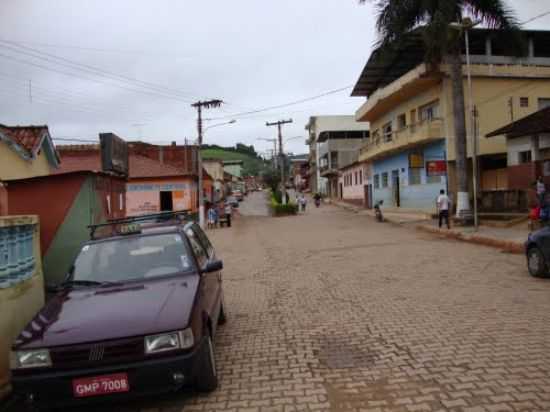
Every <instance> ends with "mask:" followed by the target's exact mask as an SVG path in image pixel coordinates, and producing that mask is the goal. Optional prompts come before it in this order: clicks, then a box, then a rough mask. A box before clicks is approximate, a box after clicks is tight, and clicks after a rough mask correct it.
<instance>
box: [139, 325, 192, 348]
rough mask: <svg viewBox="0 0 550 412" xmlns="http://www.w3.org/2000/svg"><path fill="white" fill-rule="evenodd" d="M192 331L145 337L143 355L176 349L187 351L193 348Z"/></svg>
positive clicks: (188, 329) (186, 330)
mask: <svg viewBox="0 0 550 412" xmlns="http://www.w3.org/2000/svg"><path fill="white" fill-rule="evenodd" d="M193 343H194V338H193V331H192V330H191V329H190V328H187V329H185V330H181V331H177V332H171V333H163V334H162V335H154V336H146V337H145V353H146V354H152V353H160V352H167V351H171V350H177V349H188V348H190V347H192V346H193Z"/></svg>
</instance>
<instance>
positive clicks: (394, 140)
mask: <svg viewBox="0 0 550 412" xmlns="http://www.w3.org/2000/svg"><path fill="white" fill-rule="evenodd" d="M443 137H444V135H443V121H442V120H441V119H439V118H434V119H431V120H424V121H422V122H419V123H414V124H411V125H408V126H406V127H404V128H402V129H400V130H396V131H393V132H392V133H391V138H390V136H388V135H384V136H373V137H372V138H371V141H370V142H369V143H367V144H366V145H365V146H363V147H362V148H361V150H360V160H369V159H373V158H376V157H378V156H381V155H385V154H389V153H391V152H393V151H398V150H403V149H406V148H408V147H410V146H413V145H417V144H422V143H428V142H430V141H436V140H439V139H442V138H443Z"/></svg>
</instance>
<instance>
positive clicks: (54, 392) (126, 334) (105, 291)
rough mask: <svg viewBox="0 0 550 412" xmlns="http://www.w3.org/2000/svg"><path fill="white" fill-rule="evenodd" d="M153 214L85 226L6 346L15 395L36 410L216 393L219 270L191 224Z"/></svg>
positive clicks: (220, 314)
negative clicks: (70, 257) (63, 270)
mask: <svg viewBox="0 0 550 412" xmlns="http://www.w3.org/2000/svg"><path fill="white" fill-rule="evenodd" d="M155 216H160V215H155ZM155 216H151V217H145V218H144V217H141V218H139V219H135V220H132V219H127V220H123V221H116V222H114V223H111V226H109V225H98V226H95V227H93V228H92V230H93V232H92V233H93V235H92V240H91V241H89V242H87V243H85V244H84V245H83V246H82V248H81V250H80V252H79V253H78V256H77V257H76V259H75V261H74V263H73V265H72V267H71V269H70V271H69V274H68V275H67V278H66V280H65V281H64V282H63V283H62V284H61V285H59V286H58V287H57V292H56V295H55V297H54V298H53V299H51V300H50V301H49V302H48V303H47V305H46V306H45V307H44V308H43V309H42V310H41V311H40V312H39V313H38V314H37V315H36V317H35V318H34V319H33V320H32V321H31V322H30V323H29V324H28V325H27V327H26V328H25V329H24V330H23V332H21V334H20V335H19V336H18V338H17V340H16V341H15V342H14V344H13V347H12V352H11V371H12V384H13V390H14V393H15V395H16V396H19V397H23V398H24V399H26V400H27V402H28V403H29V404H31V405H33V407H34V408H36V409H41V408H50V407H61V406H66V405H74V404H76V405H78V404H82V403H90V402H104V401H110V400H118V399H121V400H123V399H125V398H130V397H135V396H139V395H151V394H158V393H162V392H169V391H177V390H180V389H181V388H183V387H188V386H191V387H194V388H195V389H196V390H198V391H212V390H214V389H215V388H216V387H217V383H218V380H217V374H216V365H215V361H214V352H213V339H214V337H215V334H216V329H217V325H218V324H221V323H223V322H224V321H225V312H224V306H223V293H222V276H221V270H222V267H223V264H222V262H221V261H220V260H217V258H216V254H215V252H214V248H213V247H212V244H211V243H210V242H209V240H208V238H207V237H206V235H205V233H204V232H203V231H202V230H201V228H200V227H199V226H198V225H197V224H195V223H193V222H187V221H185V220H181V219H178V218H177V216H175V215H174V216H173V218H171V219H169V220H166V219H165V217H164V218H163V219H162V220H161V221H158V220H157V219H156V218H155ZM99 226H102V227H99ZM105 228H107V229H110V230H108V232H109V233H108V234H107V235H106V236H97V235H96V234H95V232H96V230H99V229H105ZM113 232H114V233H113Z"/></svg>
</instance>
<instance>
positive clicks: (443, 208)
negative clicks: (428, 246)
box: [437, 189, 451, 229]
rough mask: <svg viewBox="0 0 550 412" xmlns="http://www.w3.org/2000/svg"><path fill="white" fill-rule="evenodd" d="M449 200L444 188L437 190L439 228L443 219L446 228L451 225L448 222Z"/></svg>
mask: <svg viewBox="0 0 550 412" xmlns="http://www.w3.org/2000/svg"><path fill="white" fill-rule="evenodd" d="M450 203H451V201H450V199H449V196H447V195H446V194H445V190H443V189H441V190H440V191H439V196H438V197H437V210H438V212H439V228H440V229H441V225H442V223H443V219H445V223H446V224H447V229H450V228H451V225H450V223H449V205H450Z"/></svg>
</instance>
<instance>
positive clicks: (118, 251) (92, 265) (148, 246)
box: [70, 233, 193, 282]
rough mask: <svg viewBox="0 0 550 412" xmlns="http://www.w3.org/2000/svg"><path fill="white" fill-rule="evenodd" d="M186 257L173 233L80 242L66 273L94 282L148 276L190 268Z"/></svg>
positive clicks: (188, 256)
mask: <svg viewBox="0 0 550 412" xmlns="http://www.w3.org/2000/svg"><path fill="white" fill-rule="evenodd" d="M190 257H191V255H190V253H189V252H188V250H187V249H186V247H185V243H184V242H183V239H182V237H181V235H179V234H177V233H171V234H162V235H146V236H138V237H128V238H122V239H113V240H107V241H103V242H98V243H92V244H87V245H84V246H83V247H82V249H81V251H80V253H79V254H78V257H77V258H76V260H75V262H74V264H73V266H72V271H71V273H70V275H71V279H72V280H89V281H96V282H121V281H126V280H132V279H151V278H156V277H159V276H166V275H173V274H177V273H181V272H187V271H189V270H191V269H192V268H193V266H192V265H193V263H192V262H193V261H192V260H191V259H190Z"/></svg>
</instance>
